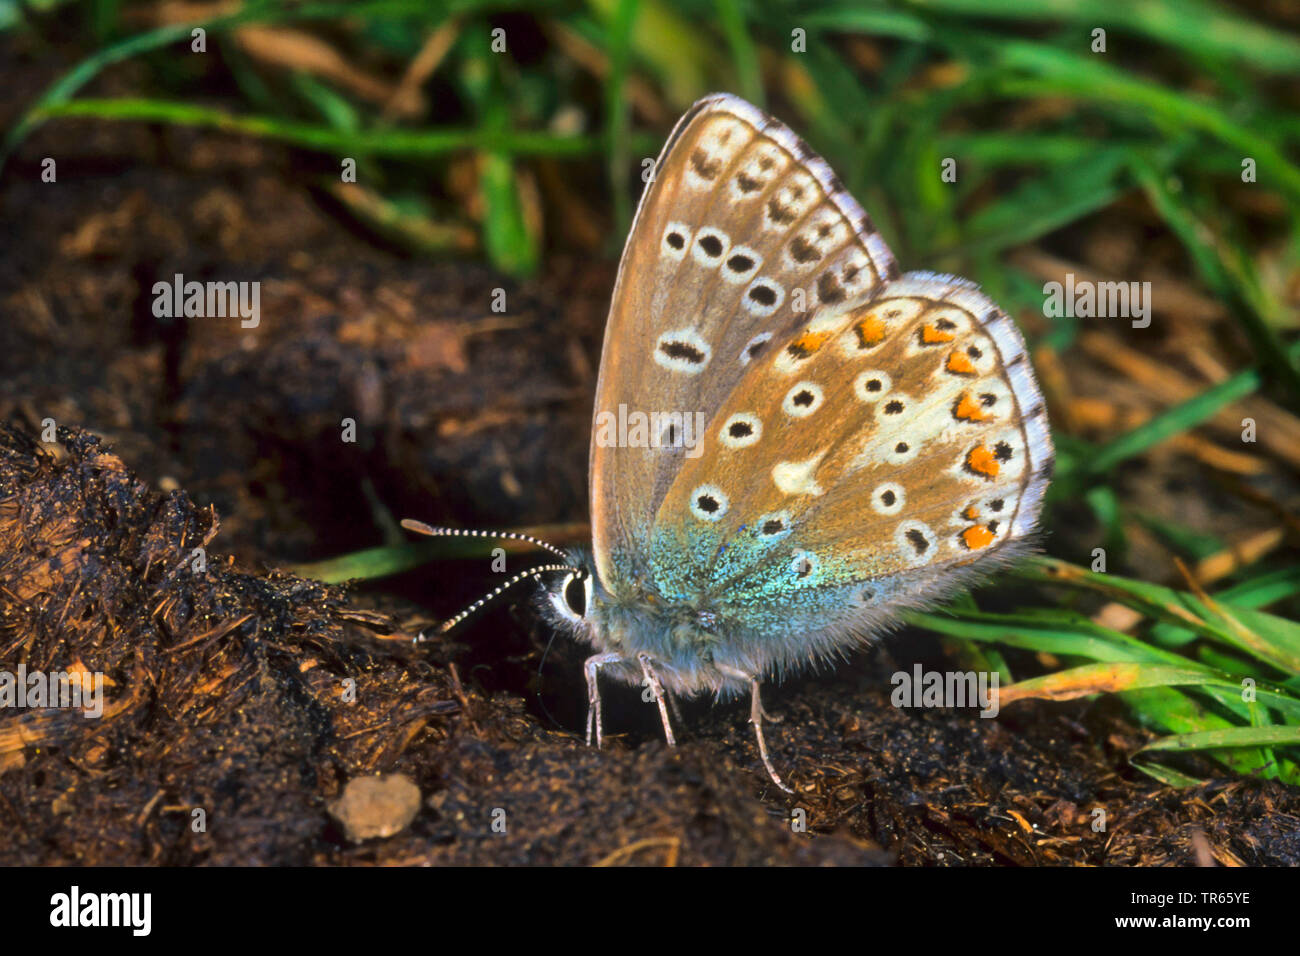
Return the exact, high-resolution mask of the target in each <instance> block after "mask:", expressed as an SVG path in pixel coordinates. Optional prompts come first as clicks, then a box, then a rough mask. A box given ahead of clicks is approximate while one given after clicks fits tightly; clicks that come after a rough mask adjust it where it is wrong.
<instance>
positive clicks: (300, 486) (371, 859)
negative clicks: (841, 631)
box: [0, 97, 1300, 865]
mask: <svg viewBox="0 0 1300 956" xmlns="http://www.w3.org/2000/svg"><path fill="white" fill-rule="evenodd" d="M19 99H25V97H23V98H19ZM11 108H12V107H11ZM6 119H7V117H6ZM47 155H54V156H57V157H59V167H58V168H59V180H58V183H57V186H54V185H49V184H43V183H41V182H40V179H39V175H38V171H39V159H40V157H43V156H47ZM0 190H2V191H0V203H2V204H3V205H2V207H0V212H2V214H3V219H4V221H5V222H6V224H7V225H6V240H7V242H6V247H5V252H4V255H3V257H0V315H2V316H3V318H2V319H0V421H7V422H12V423H13V424H12V426H10V427H6V428H5V429H4V430H3V431H0V669H4V670H9V671H13V670H15V669H16V668H17V667H18V666H19V664H25V665H26V667H27V668H28V669H31V670H34V669H46V670H66V669H68V668H70V667H75V666H82V667H84V668H86V669H88V670H90V671H101V672H103V673H105V674H106V675H107V677H108V678H109V680H110V681H111V682H112V683H111V684H110V685H109V686H108V688H107V699H108V703H107V709H106V711H105V715H104V717H103V718H102V719H99V720H86V719H84V718H82V717H81V716H79V715H77V714H75V713H71V712H69V711H57V710H52V711H44V710H40V711H26V712H20V713H17V714H16V715H15V714H14V713H13V712H10V713H8V714H5V715H0V827H3V829H4V831H5V833H6V835H7V837H8V838H7V839H6V840H5V841H4V845H3V849H0V862H3V863H6V864H10V863H31V864H48V863H104V864H140V863H168V864H194V863H212V864H236V863H240V864H255V863H277V864H286V863H287V864H315V863H325V864H329V863H435V864H443V863H580V864H581V863H586V864H590V863H596V862H601V861H606V862H625V863H673V862H676V863H680V864H704V863H709V864H727V863H742V864H750V863H792V864H816V863H827V864H888V863H892V862H899V863H904V864H937V865H961V864H977V863H1000V864H1020V865H1028V864H1042V863H1052V864H1106V863H1117V864H1167V863H1175V864H1187V863H1193V862H1196V861H1197V860H1198V855H1197V850H1198V847H1199V848H1201V849H1202V851H1204V849H1205V848H1208V851H1209V852H1210V853H1211V855H1212V856H1213V857H1214V858H1215V859H1216V860H1217V861H1218V862H1220V863H1223V864H1232V863H1244V864H1286V865H1297V864H1300V793H1297V792H1296V791H1295V790H1294V789H1289V788H1286V787H1283V786H1281V785H1279V784H1276V783H1266V782H1260V781H1249V780H1246V781H1240V780H1233V781H1229V780H1223V781H1219V782H1216V783H1213V784H1210V785H1207V786H1204V787H1201V788H1198V789H1196V790H1192V791H1175V790H1170V789H1166V788H1162V787H1159V786H1157V785H1156V784H1154V783H1153V782H1152V781H1151V780H1150V779H1149V778H1147V777H1145V776H1143V775H1142V774H1141V773H1139V772H1138V771H1136V770H1135V769H1133V768H1131V767H1129V766H1128V764H1127V756H1128V755H1130V754H1132V753H1133V752H1135V751H1136V750H1138V749H1139V748H1140V747H1141V745H1142V743H1143V741H1144V740H1145V739H1146V737H1145V735H1144V734H1143V733H1142V732H1141V731H1139V730H1138V729H1136V728H1134V727H1133V726H1132V725H1131V724H1130V723H1128V722H1127V721H1126V720H1125V718H1124V717H1123V711H1122V709H1121V708H1119V707H1118V706H1117V705H1116V704H1115V703H1114V702H1102V703H1099V704H1087V703H1083V702H1078V703H1072V704H1063V705H1048V704H1038V703H1024V704H1017V705H1014V706H1013V707H1011V708H1009V709H1008V710H1007V711H1006V712H1005V713H1003V714H1002V715H1001V716H1000V717H999V718H998V719H996V720H981V719H979V718H978V717H977V716H975V715H974V714H973V713H969V714H967V713H950V712H946V711H943V712H940V711H922V710H900V709H898V708H895V707H893V706H891V705H890V703H889V699H888V691H889V689H890V688H889V683H888V674H889V673H890V672H891V671H892V670H894V669H896V668H899V667H902V668H910V667H911V664H912V663H913V662H914V661H917V660H921V661H934V660H938V659H939V657H940V656H941V655H942V653H943V652H942V650H941V649H940V648H939V647H937V646H935V645H933V644H932V643H930V642H929V641H927V640H925V639H923V638H921V637H920V636H919V635H916V634H914V633H906V632H905V633H903V634H901V635H898V636H895V637H892V638H889V639H888V640H887V641H886V642H885V643H884V644H883V645H882V647H881V648H879V649H877V650H876V651H875V652H872V653H869V654H864V655H861V656H859V657H857V658H855V659H854V660H853V661H852V662H850V664H848V665H847V666H843V667H841V668H840V669H839V671H838V672H837V673H835V674H833V675H823V676H821V677H815V676H810V677H807V678H804V679H800V680H797V681H793V682H791V683H788V684H787V685H785V686H784V687H782V688H778V689H772V690H769V692H768V707H769V710H772V711H774V712H775V713H776V714H778V715H782V716H784V722H783V723H781V724H779V725H775V726H772V727H769V729H768V735H769V742H770V744H771V745H772V749H773V756H774V759H775V761H776V763H777V765H778V767H780V768H781V769H782V771H783V772H784V773H785V774H786V776H787V779H788V780H790V781H791V782H792V783H793V784H794V785H795V786H796V789H797V790H798V795H797V796H796V797H793V798H790V797H788V796H787V795H786V794H783V793H782V792H780V791H779V790H777V789H776V788H775V787H773V786H772V785H770V783H768V781H767V779H766V776H765V775H764V774H763V773H762V769H761V766H759V764H758V760H757V755H756V753H755V751H754V747H753V742H752V739H751V737H750V735H749V729H748V727H747V725H746V724H745V722H744V720H745V715H746V708H745V706H744V705H742V704H740V703H730V704H723V705H717V706H713V705H710V704H709V703H707V702H704V703H694V704H690V705H688V706H686V708H685V711H686V715H685V716H686V719H685V721H684V722H683V724H682V726H681V728H680V729H681V731H682V733H681V736H682V737H683V738H684V739H683V740H682V745H681V746H680V747H678V748H677V749H676V750H673V751H670V750H668V749H667V748H666V747H665V746H664V745H663V744H662V743H661V742H659V740H658V731H657V721H656V719H655V717H654V714H653V713H652V712H651V708H648V707H646V706H645V705H642V704H641V703H640V700H639V698H638V696H637V695H636V694H635V693H633V692H631V691H626V692H622V693H620V692H618V691H615V690H611V691H610V692H609V694H608V697H609V701H608V706H609V709H608V712H607V727H608V729H609V730H610V732H611V733H612V734H613V735H615V736H614V737H613V739H612V740H611V742H610V744H609V746H608V747H607V749H606V750H605V751H603V752H593V751H591V750H588V749H587V748H586V747H585V746H584V745H583V743H582V742H581V740H580V739H579V736H578V733H577V732H578V731H579V730H580V729H581V727H582V723H583V707H584V705H585V690H584V687H583V683H582V679H581V670H580V661H581V657H582V652H581V650H580V649H578V648H573V647H567V646H559V645H557V646H556V647H554V648H552V649H551V650H550V652H549V655H547V656H546V657H545V666H544V668H541V671H542V676H541V677H539V676H538V671H539V666H540V665H541V662H542V659H543V656H544V652H545V651H546V649H547V647H548V642H549V639H550V635H549V634H548V633H547V632H546V630H545V628H544V627H543V626H542V625H540V624H538V623H537V621H536V619H535V616H534V615H533V614H532V613H531V611H530V610H529V608H528V601H526V600H523V597H524V596H523V595H519V596H517V600H516V603H514V604H511V603H510V602H506V603H505V604H504V605H502V606H500V607H498V608H496V609H495V610H493V611H491V612H488V613H486V614H485V615H483V616H482V617H480V618H476V619H475V620H472V621H470V622H468V623H467V624H466V625H465V626H464V627H463V628H462V629H460V630H458V631H456V632H454V639H440V640H438V641H435V642H431V643H428V644H424V645H420V646H415V645H413V644H412V642H411V638H412V637H413V636H414V635H415V634H417V633H419V632H420V630H421V629H422V628H423V627H426V626H428V625H430V624H431V623H432V622H434V621H436V620H438V619H439V618H440V616H442V615H446V614H448V613H451V612H453V611H455V610H456V609H458V607H459V606H460V605H461V604H463V603H464V601H465V600H467V599H472V598H473V597H475V596H477V594H478V593H480V592H481V591H482V590H484V589H485V588H486V587H488V586H490V585H491V584H492V583H494V581H492V580H490V578H491V576H490V575H489V574H487V573H486V569H485V567H483V566H482V565H481V564H480V563H478V562H473V563H458V564H451V563H441V564H438V565H434V566H430V567H427V568H425V569H422V570H420V571H417V572H412V573H409V574H406V575H403V576H400V577H398V578H395V579H389V580H384V581H379V582H375V583H372V584H370V585H367V586H365V587H354V588H352V589H344V588H340V587H329V586H325V585H322V584H318V583H314V582H311V581H306V580H303V579H301V578H298V577H294V576H293V575H290V574H288V573H285V572H282V571H277V570H274V569H275V568H278V567H283V566H285V565H288V564H291V563H296V562H302V561H309V560H314V559H320V558H325V557H331V556H335V555H338V554H341V553H345V552H348V551H352V550H355V549H359V548H366V547H373V546H375V545H377V544H380V543H384V542H385V541H393V540H398V539H397V537H396V534H397V533H396V519H397V518H401V517H407V516H410V517H418V518H420V519H421V520H426V521H430V522H434V523H444V522H445V523H448V524H455V525H463V526H470V527H500V526H521V525H530V524H538V523H563V522H569V523H573V522H581V521H583V520H584V518H585V514H586V501H585V487H586V450H587V441H588V428H589V417H590V403H591V397H592V394H593V391H594V385H595V368H596V362H597V360H598V355H599V347H600V335H601V326H602V323H603V320H604V313H605V308H606V304H607V300H608V295H609V291H610V287H611V285H612V280H613V272H612V267H611V266H610V265H608V264H603V265H592V264H591V263H590V262H588V261H585V260H584V261H581V262H579V261H570V262H566V261H564V260H563V259H562V258H557V259H555V260H554V261H552V262H551V264H550V266H549V269H548V271H547V277H546V278H545V279H544V280H539V281H536V282H533V283H527V284H522V285H520V284H515V283H511V282H507V281H504V280H501V279H500V278H498V277H497V276H495V275H493V274H492V273H490V272H489V271H487V270H486V269H485V268H483V267H481V266H478V265H472V264H468V263H463V264H446V265H441V266H432V265H429V264H427V263H422V262H414V261H411V260H408V259H406V258H403V257H402V256H401V255H399V254H396V253H394V252H391V251H387V250H385V249H384V248H383V247H382V246H381V245H380V244H378V243H377V242H376V241H374V239H373V237H371V236H368V235H366V234H364V233H362V232H360V231H358V230H356V229H355V228H354V227H352V226H350V224H349V223H348V222H347V220H346V219H344V218H343V217H341V216H339V215H336V214H335V213H336V210H333V209H332V208H331V207H330V206H329V204H328V203H326V202H325V201H323V199H322V197H320V196H319V195H318V194H317V193H316V192H315V191H314V190H313V188H312V185H311V179H310V177H304V176H302V175H301V173H300V171H299V167H298V166H296V165H295V162H294V157H293V156H292V155H291V154H289V153H286V152H284V151H280V150H277V149H274V148H268V147H265V146H262V145H259V144H256V143H250V142H247V141H242V140H232V139H229V138H225V137H222V136H216V135H209V134H194V133H190V132H185V131H176V130H159V129H150V128H144V127H113V126H105V125H100V124H94V125H81V124H77V123H71V122H69V123H60V124H57V125H55V126H51V127H49V128H47V129H44V130H42V131H41V132H39V133H38V134H37V135H36V136H35V137H34V138H33V139H32V140H31V141H29V142H28V143H27V144H26V145H25V146H24V148H23V150H22V151H21V153H20V155H19V156H18V157H17V159H16V160H15V161H14V162H12V163H11V164H10V165H9V166H8V167H7V169H6V171H5V176H4V180H3V182H0ZM176 273H181V274H183V275H184V276H185V277H186V278H187V279H198V280H205V279H209V278H219V279H221V280H222V281H229V280H240V279H250V280H251V279H259V280H261V281H262V290H263V298H262V316H263V321H262V324H261V326H260V327H259V328H257V329H256V330H241V329H239V327H238V323H237V321H228V320H211V319H200V320H184V319H181V320H170V319H158V318H155V317H154V316H153V314H152V310H151V298H152V296H151V288H152V286H153V283H154V282H156V281H160V280H167V279H170V278H171V277H172V276H173V275H174V274H176ZM498 288H502V289H504V290H505V293H506V296H507V300H508V302H509V308H508V311H507V312H506V313H504V314H497V313H493V312H492V311H491V308H490V302H491V298H492V295H493V290H495V289H498ZM345 418H351V419H353V420H355V422H356V426H357V441H356V442H355V443H344V442H342V441H341V440H340V432H341V428H342V422H343V419H345ZM47 419H52V420H53V422H54V424H55V426H56V427H57V440H56V441H55V442H53V443H42V442H40V441H38V439H39V438H40V437H42V431H43V430H44V429H45V426H46V425H47V424H48V423H47ZM218 516H219V517H218ZM1061 545H1062V547H1063V548H1064V549H1065V550H1064V551H1061V550H1058V549H1057V548H1056V547H1055V544H1054V548H1053V550H1054V551H1056V552H1057V553H1063V554H1068V553H1069V549H1070V548H1071V546H1072V545H1071V542H1070V540H1069V539H1068V538H1065V539H1063V540H1062V542H1061ZM195 548H203V558H204V560H203V562H202V565H203V566H202V567H201V569H199V570H196V568H195V563H194V549H195ZM349 681H351V682H354V683H352V684H350V683H349ZM351 686H355V688H356V699H355V701H349V699H348V697H347V689H348V688H349V687H351ZM374 773H402V774H404V775H406V776H407V777H409V778H410V779H411V780H412V781H414V782H415V783H416V784H417V785H418V786H419V788H420V790H421V792H422V795H423V798H424V806H423V809H422V811H421V812H420V813H419V815H418V816H417V817H416V819H415V821H414V822H413V823H412V824H411V825H410V826H409V827H407V828H406V829H405V830H403V832H401V833H399V834H398V835H396V836H393V837H390V838H387V839H383V840H380V841H375V842H369V843H365V844H362V845H353V844H352V843H350V842H349V841H348V840H347V839H346V838H345V837H344V835H343V834H342V832H340V829H339V827H338V825H337V824H336V823H335V822H334V821H333V819H332V818H331V817H330V816H329V814H328V812H327V808H326V804H327V803H328V802H329V801H330V800H331V799H333V798H335V797H336V796H337V795H338V794H339V793H340V791H341V790H342V788H343V787H344V785H345V784H346V783H347V781H348V780H349V779H352V778H354V777H357V776H360V775H368V774H374ZM196 808H201V809H202V810H203V816H204V818H205V821H206V826H205V827H204V828H202V830H201V831H200V832H196V828H195V826H194V825H193V821H194V820H195V813H194V811H195V809H196ZM796 810H801V811H802V813H795V812H794V811H796ZM497 811H504V814H501V813H499V812H497ZM1098 811H1100V813H1099V812H1098ZM502 819H504V821H505V823H506V828H505V829H506V832H505V833H500V832H497V830H495V829H494V828H493V822H494V821H500V820H502ZM805 819H806V832H805V828H804V827H803V826H802V825H801V821H802V820H805ZM1102 819H1104V827H1103V828H1099V829H1094V825H1095V824H1097V823H1098V821H1100V820H1102ZM497 829H499V826H498V828H497Z"/></svg>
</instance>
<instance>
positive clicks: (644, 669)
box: [636, 654, 677, 747]
mask: <svg viewBox="0 0 1300 956" xmlns="http://www.w3.org/2000/svg"><path fill="white" fill-rule="evenodd" d="M636 659H637V660H639V661H640V662H641V673H642V674H644V675H645V679H646V683H648V684H649V685H650V689H651V690H652V691H653V692H654V695H655V703H657V704H658V705H659V719H660V720H661V721H663V725H664V739H665V740H667V741H668V746H669V747H676V746H677V741H676V739H674V737H673V725H672V723H671V722H670V721H669V720H668V705H667V704H666V703H665V702H664V687H663V684H661V683H659V678H658V677H656V676H655V672H654V671H652V670H651V669H650V656H649V655H648V654H638V655H637V656H636Z"/></svg>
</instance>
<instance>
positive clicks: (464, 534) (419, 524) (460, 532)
mask: <svg viewBox="0 0 1300 956" xmlns="http://www.w3.org/2000/svg"><path fill="white" fill-rule="evenodd" d="M402 527H403V528H405V529H406V530H407V531H414V532H416V533H417V534H427V535H428V536H429V537H431V538H504V539H506V540H507V541H527V542H528V543H529V544H535V545H537V547H539V548H544V549H546V550H547V551H549V552H551V554H553V555H555V556H556V557H558V558H563V559H564V560H566V561H567V560H569V556H568V555H567V554H565V553H564V552H563V551H561V550H560V549H559V548H557V547H556V546H555V545H553V544H550V543H548V542H546V541H543V540H542V539H541V538H534V537H533V536H532V535H531V534H521V533H519V532H518V531H477V530H475V529H473V528H434V527H431V526H429V525H427V524H425V523H424V522H423V521H416V520H415V519H413V518H403V519H402Z"/></svg>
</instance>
